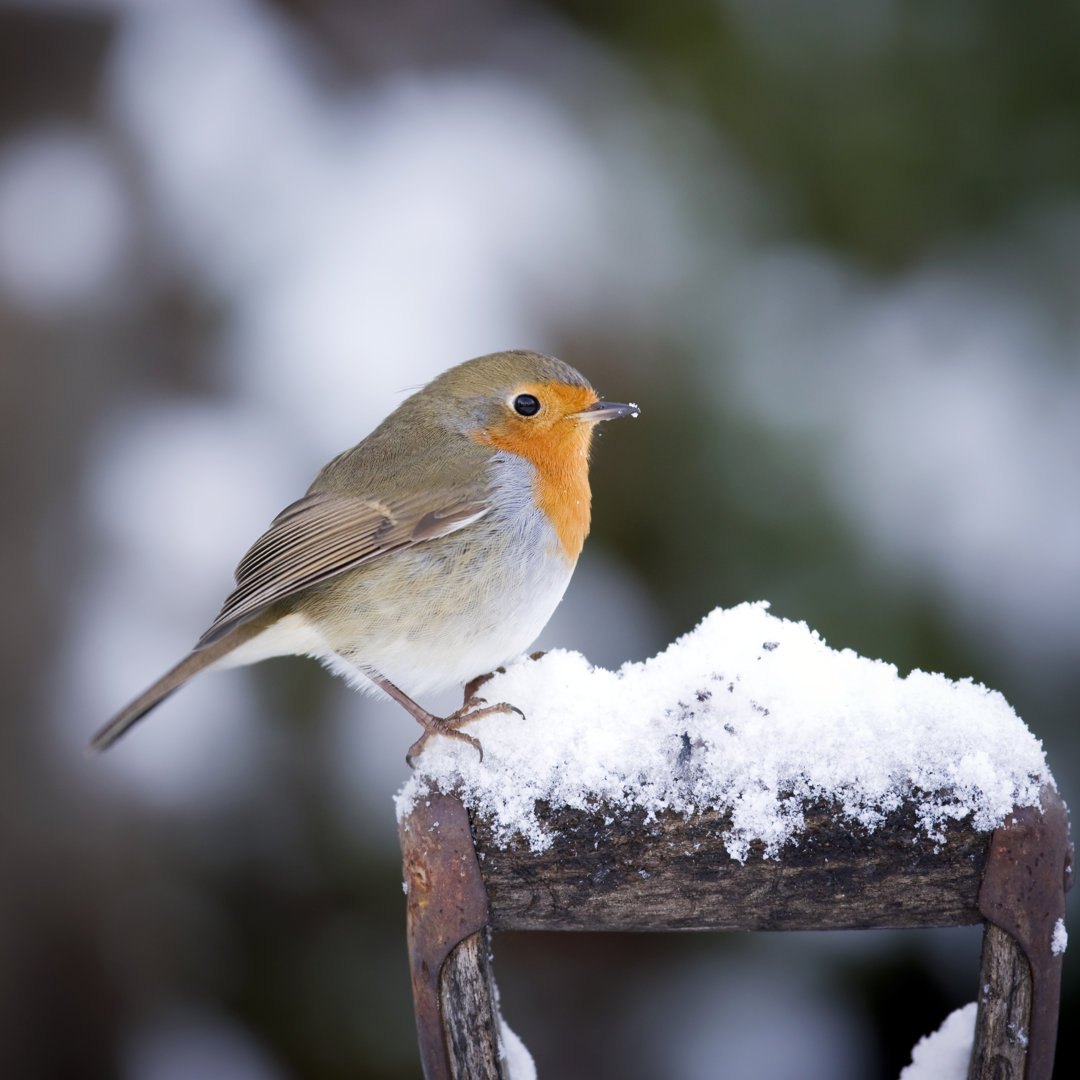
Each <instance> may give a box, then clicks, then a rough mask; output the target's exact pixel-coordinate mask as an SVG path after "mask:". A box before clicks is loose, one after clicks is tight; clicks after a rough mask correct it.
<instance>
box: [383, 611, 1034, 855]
mask: <svg viewBox="0 0 1080 1080" xmlns="http://www.w3.org/2000/svg"><path fill="white" fill-rule="evenodd" d="M481 693H482V695H483V696H484V697H485V698H486V699H487V701H489V702H498V701H506V702H510V703H512V704H513V705H515V706H517V707H518V708H520V709H521V710H522V711H523V712H524V714H525V718H522V717H519V716H517V715H516V714H510V715H495V716H490V717H485V718H483V719H481V720H478V721H476V722H475V723H473V724H470V725H468V731H469V733H470V734H472V735H474V736H476V737H477V738H478V739H479V740H480V741H481V743H482V744H483V747H484V758H483V761H481V760H480V759H479V757H478V755H477V753H476V751H475V750H474V749H473V748H471V747H470V746H468V745H466V744H465V743H463V742H460V741H457V740H450V739H438V738H437V739H433V740H431V741H430V743H429V744H428V747H427V749H425V751H424V753H423V754H422V755H421V757H420V759H419V761H418V763H417V764H418V768H417V771H416V772H415V773H414V774H413V776H412V777H411V778H410V779H409V781H408V782H407V783H406V784H405V786H404V787H403V788H402V790H401V791H400V792H399V793H398V797H397V805H398V816H399V818H400V817H402V816H404V815H405V814H406V813H408V810H409V808H410V807H411V806H412V805H413V803H414V801H415V800H417V799H420V798H423V797H425V796H426V794H427V793H428V792H429V791H430V790H432V789H436V788H437V789H440V790H451V789H455V790H458V791H460V793H461V795H462V797H463V798H464V800H465V801H466V803H467V804H468V805H470V806H471V807H473V808H475V809H476V810H478V811H479V812H480V813H482V814H483V815H484V816H486V817H488V818H490V819H491V820H492V822H493V825H494V828H495V831H496V835H497V836H498V837H499V838H500V839H501V840H503V841H510V840H511V839H512V838H514V837H515V836H518V835H520V837H522V838H524V840H525V842H527V843H528V844H529V846H530V847H531V848H532V849H533V850H535V851H542V850H544V849H545V848H546V847H547V846H549V844H550V843H551V841H552V836H551V835H550V833H549V832H547V831H545V826H543V825H542V824H541V822H540V821H539V820H538V818H537V816H536V814H535V812H534V808H535V804H536V802H537V800H544V801H546V802H548V803H549V804H551V805H554V806H566V807H570V808H581V809H584V808H593V807H596V806H597V805H598V804H601V803H602V804H604V805H605V807H606V809H607V811H608V812H615V813H617V812H620V811H629V810H631V809H633V808H642V809H644V810H645V811H646V814H647V815H654V814H656V813H657V812H659V811H661V810H664V809H669V808H670V809H673V810H675V811H677V812H679V813H685V814H688V813H692V812H694V811H695V810H698V809H702V808H706V807H718V808H726V809H729V810H730V812H731V816H732V821H731V828H730V830H729V831H728V833H726V834H725V837H724V841H725V845H726V848H727V850H728V852H729V853H730V855H731V856H732V857H733V858H735V859H739V860H745V859H746V857H747V855H748V854H749V850H750V844H751V843H752V842H753V841H761V842H763V844H764V846H765V854H766V855H767V856H769V857H775V856H776V855H778V853H779V852H780V849H781V848H782V847H783V845H784V844H785V843H786V842H788V841H789V840H790V839H791V838H792V837H793V836H794V835H795V834H796V833H797V831H798V830H799V828H800V826H801V825H802V809H801V808H802V804H803V800H806V799H818V798H824V799H828V800H833V801H835V803H836V804H837V805H838V807H839V808H840V812H841V813H842V814H843V815H844V816H845V817H847V818H848V819H850V820H851V821H852V823H857V824H859V825H861V826H863V827H865V828H868V829H871V830H872V829H874V828H876V827H877V826H878V825H880V824H881V823H882V821H883V820H884V816H885V814H887V813H888V812H889V811H892V810H895V809H897V808H899V807H900V806H901V805H903V804H904V803H905V802H906V801H908V800H910V799H912V798H916V799H917V800H918V818H919V825H920V827H921V828H922V829H923V830H924V832H925V834H926V835H927V836H929V837H931V838H932V839H934V840H936V841H941V840H943V839H944V836H945V829H946V828H947V826H948V824H949V823H950V822H954V821H960V820H963V819H970V820H971V823H972V824H973V825H974V826H975V827H976V828H978V829H981V830H987V831H989V830H991V829H993V828H994V827H995V826H996V825H997V824H999V823H1000V822H1001V821H1002V820H1003V818H1004V817H1005V815H1006V814H1007V813H1008V812H1009V811H1010V810H1011V809H1012V808H1013V806H1014V805H1038V803H1039V790H1040V788H1041V787H1042V786H1043V785H1044V784H1046V783H1052V779H1051V777H1050V773H1049V771H1048V769H1047V766H1046V761H1045V758H1044V755H1043V751H1042V745H1041V743H1040V742H1039V741H1038V740H1037V739H1036V738H1035V737H1034V736H1033V735H1032V734H1031V733H1030V731H1028V729H1027V728H1026V726H1025V725H1024V723H1023V722H1022V721H1021V720H1020V719H1019V717H1017V715H1016V713H1015V712H1014V711H1013V709H1012V708H1011V706H1010V705H1009V704H1008V702H1007V701H1006V700H1005V699H1004V698H1003V697H1002V696H1001V695H1000V694H999V693H997V692H995V691H992V690H988V689H987V688H986V687H984V686H981V685H979V684H976V683H974V682H972V681H971V680H962V681H959V682H956V681H952V680H950V679H948V678H946V677H945V676H943V675H936V674H928V673H926V672H923V671H918V670H916V671H912V672H911V673H910V674H909V675H907V676H906V677H903V678H902V677H901V676H900V675H899V673H898V672H897V670H896V668H895V667H894V666H893V665H891V664H887V663H885V662H883V661H880V660H870V659H866V658H864V657H861V656H859V655H857V654H856V653H855V652H853V651H851V650H850V649H845V650H842V651H837V650H834V649H830V648H829V647H828V646H827V645H826V643H825V642H824V640H822V638H821V637H820V635H818V634H817V633H816V632H814V631H812V630H810V629H809V628H808V627H807V626H806V624H805V623H796V622H791V621H788V620H785V619H780V618H777V617H776V616H773V615H772V614H770V612H769V610H768V604H767V603H765V602H757V603H746V604H741V605H739V606H738V607H735V608H731V609H729V610H723V609H717V610H715V611H713V612H712V613H711V614H709V615H708V616H707V617H706V618H705V619H704V620H702V622H701V623H700V624H699V625H698V626H697V627H696V628H695V629H694V630H693V631H692V632H691V633H689V634H687V635H685V636H684V637H682V638H680V639H679V640H678V641H676V642H675V643H674V644H673V645H671V646H669V647H668V648H667V649H666V650H665V651H663V652H662V653H660V654H659V655H658V656H655V657H653V658H651V659H649V660H646V661H644V662H642V663H627V664H624V665H623V666H622V667H621V668H620V669H619V670H618V671H608V670H605V669H603V668H598V667H593V666H591V665H590V664H589V662H588V661H587V660H586V659H585V658H584V657H583V656H581V655H580V654H579V653H574V652H567V651H564V650H555V651H553V652H550V653H547V654H546V655H545V656H544V657H542V658H541V659H540V660H538V661H530V660H521V661H518V662H517V663H515V664H513V665H511V666H510V668H509V669H508V670H507V671H506V673H505V674H500V675H497V676H496V677H495V678H493V679H492V680H491V681H490V682H489V683H487V684H485V685H484V687H483V689H482V691H481Z"/></svg>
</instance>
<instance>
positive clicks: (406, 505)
mask: <svg viewBox="0 0 1080 1080" xmlns="http://www.w3.org/2000/svg"><path fill="white" fill-rule="evenodd" d="M487 510H488V504H487V503H486V502H483V501H481V500H478V499H476V498H475V497H473V496H469V495H462V494H460V493H457V494H455V493H450V492H427V493H424V494H422V495H413V496H408V497H406V498H404V499H401V500H399V501H397V502H395V503H393V504H390V503H384V502H380V501H379V500H377V499H357V498H352V497H351V496H347V495H335V494H331V493H328V492H315V493H313V494H311V495H306V496H304V498H302V499H299V500H297V501H296V502H294V503H293V504H292V505H291V506H287V507H286V508H285V509H284V510H282V512H281V513H280V514H278V516H277V517H276V518H275V519H274V520H273V522H272V523H271V525H270V528H269V529H267V531H266V532H265V533H263V535H262V536H260V537H259V539H258V540H256V541H255V543H254V544H253V545H252V547H251V550H250V551H249V552H248V553H247V554H246V555H245V556H244V557H243V559H241V560H240V565H239V566H238V567H237V568H236V588H235V589H233V591H232V592H231V593H230V594H229V596H228V597H227V598H226V600H225V603H224V605H223V606H222V609H221V611H220V613H219V614H218V617H217V618H216V619H215V620H214V621H213V623H212V624H211V626H210V628H209V629H208V630H207V631H206V633H205V634H203V636H202V637H201V638H199V641H198V643H197V644H196V646H195V648H196V649H204V648H206V647H207V646H208V645H212V644H213V643H214V642H215V641H218V640H220V638H222V637H223V636H224V635H225V634H227V633H228V632H229V631H230V630H232V629H234V628H235V627H237V626H239V625H240V624H241V623H244V622H247V620H248V619H250V618H252V617H253V616H255V615H257V614H258V613H259V612H260V611H263V610H265V609H266V608H267V607H269V606H270V605H271V604H273V603H276V602H277V601H278V600H282V599H284V598H285V597H286V596H291V595H293V594H294V593H297V592H299V591H300V590H301V589H306V588H309V587H310V586H312V585H316V584H318V583H319V582H320V581H325V580H326V579H327V578H330V577H333V576H334V575H335V574H340V573H343V572H344V571H346V570H353V569H355V568H356V567H357V566H360V565H362V564H363V563H366V562H369V561H370V560H372V559H375V558H378V557H379V556H381V555H386V554H388V553H389V552H391V551H396V550H398V549H399V548H403V547H408V546H410V545H412V544H417V543H421V542H423V541H425V540H431V539H434V538H435V537H439V536H445V535H446V534H447V533H451V532H454V531H455V530H456V529H459V528H461V527H462V526H463V525H466V524H468V523H469V522H470V521H473V520H475V519H476V518H478V517H481V516H483V514H485V513H486V512H487Z"/></svg>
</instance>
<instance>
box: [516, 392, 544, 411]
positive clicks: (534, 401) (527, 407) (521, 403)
mask: <svg viewBox="0 0 1080 1080" xmlns="http://www.w3.org/2000/svg"><path fill="white" fill-rule="evenodd" d="M539 411H540V401H539V399H538V398H535V397H533V396H532V394H518V396H517V397H516V398H514V412H516V413H517V414H518V415H519V416H535V415H536V414H537V413H538V412H539Z"/></svg>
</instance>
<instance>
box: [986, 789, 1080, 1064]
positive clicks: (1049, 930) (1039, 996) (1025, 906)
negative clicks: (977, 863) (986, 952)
mask: <svg viewBox="0 0 1080 1080" xmlns="http://www.w3.org/2000/svg"><path fill="white" fill-rule="evenodd" d="M1040 800H1041V803H1042V806H1041V807H1036V806H1025V807H1017V808H1016V809H1014V810H1013V812H1012V813H1011V814H1010V815H1009V816H1008V818H1007V820H1006V821H1005V823H1004V824H1003V825H1001V826H1000V827H999V828H997V829H995V830H994V835H993V837H992V839H991V843H990V855H989V859H988V861H987V864H986V870H985V872H984V874H983V880H982V885H981V887H980V889H979V911H980V912H981V913H982V915H983V918H985V919H986V920H987V921H988V922H992V923H993V924H994V925H995V926H998V927H1000V928H1001V929H1002V930H1004V931H1005V932H1006V933H1007V934H1010V935H1011V936H1012V937H1013V938H1014V939H1015V941H1016V943H1017V944H1018V945H1019V946H1020V948H1021V950H1022V951H1023V953H1024V955H1025V956H1026V957H1027V961H1028V964H1029V965H1030V967H1031V1028H1030V1032H1029V1042H1028V1052H1027V1067H1026V1080H1050V1077H1051V1073H1052V1072H1053V1069H1054V1049H1055V1043H1056V1040H1057V1025H1058V1005H1059V999H1060V996H1061V953H1060V952H1058V953H1055V952H1054V951H1053V949H1052V947H1051V942H1052V939H1053V934H1054V927H1055V926H1056V924H1057V921H1058V920H1059V919H1064V918H1065V893H1066V891H1067V890H1068V889H1069V888H1070V887H1071V886H1072V882H1073V869H1074V866H1075V852H1074V850H1073V846H1072V844H1071V843H1070V842H1069V815H1068V811H1067V810H1066V808H1065V803H1064V801H1063V800H1062V798H1061V796H1060V795H1059V794H1058V793H1057V790H1056V789H1055V788H1053V787H1050V786H1049V785H1048V786H1046V787H1044V788H1043V789H1042V791H1041V793H1040Z"/></svg>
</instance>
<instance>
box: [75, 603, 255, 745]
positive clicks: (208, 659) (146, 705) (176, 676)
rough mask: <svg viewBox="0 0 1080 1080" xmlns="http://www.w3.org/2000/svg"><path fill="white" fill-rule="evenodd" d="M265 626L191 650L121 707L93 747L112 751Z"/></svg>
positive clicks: (245, 628) (250, 625) (246, 625)
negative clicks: (138, 725) (150, 714)
mask: <svg viewBox="0 0 1080 1080" xmlns="http://www.w3.org/2000/svg"><path fill="white" fill-rule="evenodd" d="M261 629H262V627H261V626H260V625H259V624H258V623H257V622H249V623H243V624H241V625H240V626H238V627H236V629H234V630H233V631H232V632H231V633H229V634H226V635H225V637H223V638H221V639H220V640H218V641H215V642H214V643H213V644H212V645H208V646H206V647H205V648H203V649H195V650H193V651H192V652H190V653H188V655H187V656H185V657H184V659H183V660H181V661H180V663H179V664H177V665H176V667H174V668H171V669H170V670H169V671H167V672H166V673H165V674H164V675H162V676H161V678H160V679H158V681H157V682H156V683H154V685H153V686H151V687H149V688H148V689H147V690H144V691H143V692H142V693H141V694H140V695H139V696H138V697H137V698H135V700H134V701H132V702H131V703H130V704H129V705H127V706H126V707H125V708H123V709H121V710H120V712H118V713H117V714H116V715H115V716H114V717H113V718H112V719H111V720H110V721H109V722H108V723H107V724H106V725H105V726H104V727H103V728H102V729H101V730H100V731H99V732H98V733H97V734H96V735H95V736H94V737H93V738H92V739H91V740H90V750H91V751H92V752H94V753H101V752H102V751H103V750H108V749H109V747H110V746H112V744H113V743H114V742H116V740H117V739H119V738H120V737H121V736H122V735H124V734H125V733H126V732H127V730H128V729H129V728H130V727H132V726H133V725H134V724H136V723H137V722H138V721H139V720H141V719H142V718H143V717H144V716H145V715H146V714H147V713H148V712H149V711H150V710H151V709H153V708H155V707H156V706H158V705H160V704H161V703H162V702H163V701H164V700H165V699H166V698H167V697H168V696H169V695H170V694H171V693H172V692H173V691H174V690H179V689H180V687H181V686H183V685H184V683H186V682H187V681H188V679H190V678H191V676H192V675H197V674H198V673H199V672H200V671H202V670H203V669H204V668H207V667H209V666H210V665H211V664H213V663H215V662H216V661H218V660H220V659H221V658H222V657H223V656H226V655H227V654H228V653H230V652H232V651H233V649H235V648H237V646H239V645H242V644H243V643H244V642H245V641H247V640H248V639H249V638H251V637H252V636H254V635H255V634H256V633H258V632H259V631H260V630H261Z"/></svg>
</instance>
